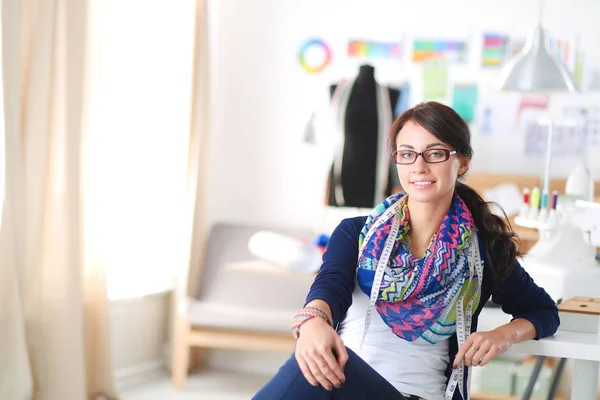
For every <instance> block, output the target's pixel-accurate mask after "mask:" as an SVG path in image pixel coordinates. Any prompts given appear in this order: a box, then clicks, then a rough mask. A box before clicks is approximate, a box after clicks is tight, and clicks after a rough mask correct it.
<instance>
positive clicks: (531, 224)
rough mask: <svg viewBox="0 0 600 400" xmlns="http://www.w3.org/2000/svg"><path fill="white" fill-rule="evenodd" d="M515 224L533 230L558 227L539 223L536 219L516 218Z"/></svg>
mask: <svg viewBox="0 0 600 400" xmlns="http://www.w3.org/2000/svg"><path fill="white" fill-rule="evenodd" d="M515 224H516V225H518V226H522V227H524V228H532V229H554V228H556V225H550V224H548V223H547V222H542V221H538V220H535V219H529V218H523V217H516V218H515Z"/></svg>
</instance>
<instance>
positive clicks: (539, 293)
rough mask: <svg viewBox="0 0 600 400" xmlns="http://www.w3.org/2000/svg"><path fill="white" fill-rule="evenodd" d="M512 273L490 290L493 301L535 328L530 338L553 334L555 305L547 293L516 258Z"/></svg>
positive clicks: (503, 309) (554, 329) (555, 322)
mask: <svg viewBox="0 0 600 400" xmlns="http://www.w3.org/2000/svg"><path fill="white" fill-rule="evenodd" d="M515 263H516V264H515V267H514V269H513V271H512V272H511V274H510V275H509V276H508V278H506V280H505V281H504V282H502V284H500V285H499V286H498V287H497V288H496V289H495V290H494V291H493V292H492V300H493V301H494V303H496V304H499V305H501V306H502V311H504V312H505V313H506V314H511V315H512V316H513V320H517V319H525V320H527V321H529V322H530V323H531V324H532V325H533V326H534V329H535V334H534V336H533V338H532V339H539V338H543V337H546V336H550V335H553V334H554V333H555V332H556V330H557V329H558V325H559V323H560V321H559V318H558V308H557V307H556V303H555V302H554V300H552V298H551V297H550V295H549V294H548V293H547V292H546V291H545V290H544V289H543V288H541V287H539V286H538V285H536V284H535V282H534V281H533V279H531V277H530V276H529V274H528V273H527V272H526V271H525V270H524V269H523V267H522V266H521V264H519V262H515Z"/></svg>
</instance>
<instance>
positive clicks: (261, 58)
mask: <svg viewBox="0 0 600 400" xmlns="http://www.w3.org/2000/svg"><path fill="white" fill-rule="evenodd" d="M545 3H546V6H545V11H544V20H543V21H544V26H545V28H546V29H547V30H548V31H550V32H551V33H556V34H557V35H573V34H578V35H579V39H580V47H579V48H580V49H582V50H583V51H584V52H585V53H586V57H587V58H588V59H596V60H600V48H599V47H597V45H596V43H595V42H596V41H597V40H598V38H600V25H599V24H598V16H599V15H600V2H598V1H595V0H574V1H572V2H569V3H568V6H567V2H564V1H560V0H549V1H546V2H545ZM211 5H212V6H213V7H212V23H213V26H212V33H213V36H212V67H213V69H212V84H213V87H212V89H213V94H212V96H213V97H212V103H211V105H212V107H213V110H212V126H213V130H212V138H211V141H212V144H211V161H210V165H211V171H210V185H209V188H210V190H209V199H208V216H209V223H212V222H214V221H218V220H228V221H238V222H249V223H251V222H263V223H267V224H278V225H297V226H302V227H313V228H314V227H319V226H321V225H320V224H321V221H322V218H323V212H324V211H323V207H322V203H323V198H324V187H325V183H324V182H325V177H326V172H327V167H328V162H329V161H328V158H327V156H326V153H324V152H320V151H318V150H317V149H315V148H314V147H311V146H308V145H306V144H303V143H302V135H303V129H304V126H305V123H306V121H307V119H308V117H309V115H310V112H311V111H312V110H313V109H314V107H315V103H317V102H318V101H319V100H323V99H325V97H324V95H325V90H326V87H327V85H328V84H329V83H331V82H333V81H337V80H338V79H339V78H341V77H342V76H348V75H349V74H352V73H354V72H355V71H356V66H357V65H356V64H353V63H350V62H348V61H347V60H345V59H344V54H345V53H344V51H345V44H346V41H347V40H348V39H349V38H361V37H365V38H379V39H381V40H388V39H389V40H394V39H396V40H398V39H402V38H404V39H405V43H406V45H405V51H406V52H408V51H410V46H408V44H409V42H410V38H411V37H412V35H418V34H430V35H432V34H440V35H461V34H467V35H469V38H470V43H471V44H472V45H473V46H475V47H474V48H473V51H474V53H473V54H472V55H471V57H470V59H471V63H470V64H469V65H467V66H465V67H458V68H453V69H452V71H451V76H450V78H451V80H458V81H461V80H468V79H473V76H472V75H473V71H474V70H476V71H480V68H478V65H479V54H478V53H477V50H476V48H477V46H478V43H479V42H480V41H481V33H482V32H483V31H497V32H507V33H509V34H512V35H516V36H526V35H527V34H528V33H529V32H530V31H531V30H532V28H533V27H534V26H535V24H536V22H537V19H538V15H539V12H538V6H539V2H538V1H522V0H508V1H503V2H496V1H492V0H460V1H459V0H456V1H441V0H440V1H433V0H430V1H398V0H373V1H369V2H367V1H358V0H329V1H326V2H325V1H318V0H302V1H300V0H296V1H292V0H290V1H285V2H284V1H278V0H255V1H252V2H243V1H236V0H220V1H213V2H212V3H211ZM311 36H317V37H322V38H324V39H326V40H327V41H328V42H329V43H330V45H331V46H332V47H333V49H334V61H333V63H332V65H331V67H329V68H328V69H326V70H325V71H324V72H323V73H322V74H320V75H316V76H310V75H308V74H306V73H304V72H303V71H302V70H301V68H300V67H299V64H298V62H297V61H296V60H297V50H298V48H299V46H300V45H301V43H302V42H303V41H304V40H305V39H307V38H308V37H311ZM336 56H337V58H335V57H336ZM494 73H495V72H494V71H481V72H477V76H476V77H475V79H476V80H477V81H479V82H480V83H482V84H483V85H484V86H485V84H486V83H488V82H489V80H490V79H491V78H492V77H493V76H494ZM377 74H378V79H379V80H380V81H381V82H384V83H388V82H390V83H392V82H401V81H403V80H405V79H411V78H415V77H417V79H416V80H414V83H415V85H416V86H415V88H416V89H418V88H419V78H418V77H419V75H418V68H417V67H416V66H414V65H410V64H406V65H404V66H399V67H398V68H395V69H392V66H384V67H382V68H379V67H378V69H377ZM484 89H485V88H484ZM417 91H418V90H417ZM482 94H483V93H482ZM595 98H597V96H596V97H595ZM413 100H414V101H418V100H420V99H419V98H418V97H415V98H413ZM585 101H588V100H587V99H586V100H585ZM560 102H561V98H560V96H559V97H553V98H552V100H551V103H554V104H559V103H560ZM473 136H474V138H473V144H474V149H475V158H474V160H473V164H472V165H473V169H474V170H485V171H492V172H507V173H508V172H511V173H524V174H528V175H531V174H541V173H542V171H543V161H542V160H541V159H539V160H536V159H533V160H532V159H527V158H526V157H525V156H524V154H523V140H522V139H519V138H518V137H514V136H512V137H510V138H508V139H505V138H503V137H495V138H492V139H489V138H484V137H482V136H481V135H479V134H478V132H477V126H476V124H475V125H474V126H473ZM596 149H599V148H598V147H597V148H596ZM599 151H600V150H599ZM588 156H589V154H588ZM588 158H589V157H588ZM596 158H598V157H596ZM573 166H574V163H573V162H559V161H557V162H556V163H555V165H554V166H553V171H552V174H553V175H554V176H563V177H564V176H567V175H568V173H569V172H570V170H571V168H573ZM592 168H593V174H594V176H595V177H597V178H599V177H600V160H598V161H596V162H595V163H593V162H592Z"/></svg>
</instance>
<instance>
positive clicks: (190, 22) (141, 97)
mask: <svg viewBox="0 0 600 400" xmlns="http://www.w3.org/2000/svg"><path fill="white" fill-rule="evenodd" d="M93 7H94V8H93V10H92V14H91V15H92V22H91V24H92V31H91V39H90V40H91V69H90V85H91V88H90V89H91V90H90V117H89V121H88V137H87V143H86V146H85V153H84V154H85V155H84V160H85V165H84V169H85V171H84V176H85V178H84V185H85V187H84V191H85V197H86V245H87V248H86V254H87V255H88V256H89V257H90V259H89V260H88V263H100V264H101V265H103V266H105V268H106V271H107V286H108V295H109V298H110V299H121V298H129V297H138V296H143V295H147V294H151V293H156V292H161V291H164V290H168V289H171V288H172V287H173V284H174V272H175V271H176V270H177V269H179V268H180V266H181V263H183V262H186V257H185V247H184V245H185V241H184V237H183V236H182V235H183V232H184V229H183V216H184V215H183V211H184V199H185V188H186V177H187V175H186V174H187V157H188V140H189V133H190V108H191V98H192V65H193V45H194V13H195V2H194V1H193V0H181V1H175V2H173V1H147V0H105V1H100V2H94V4H93Z"/></svg>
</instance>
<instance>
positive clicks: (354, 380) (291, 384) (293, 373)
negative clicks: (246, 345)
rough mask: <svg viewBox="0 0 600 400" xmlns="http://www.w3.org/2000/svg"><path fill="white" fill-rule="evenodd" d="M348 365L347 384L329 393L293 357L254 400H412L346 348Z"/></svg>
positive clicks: (346, 371) (346, 367)
mask: <svg viewBox="0 0 600 400" xmlns="http://www.w3.org/2000/svg"><path fill="white" fill-rule="evenodd" d="M346 351H347V352H348V362H346V366H345V367H344V376H345V378H346V382H345V383H343V384H342V386H340V388H339V389H335V388H334V389H333V390H331V391H327V390H326V389H325V388H323V387H322V386H320V385H319V386H318V387H315V386H312V385H311V384H310V383H308V381H307V380H306V378H304V375H302V371H300V367H299V366H298V363H297V362H296V357H295V356H294V355H293V354H292V357H290V359H289V360H287V361H286V363H285V364H283V366H282V367H281V368H280V369H279V371H278V372H277V374H275V376H274V377H273V378H271V380H270V381H269V382H267V384H266V385H265V386H263V388H262V389H260V390H259V391H258V393H256V395H255V396H254V397H253V398H252V399H253V400H284V399H285V400H296V399H297V400H306V399H310V400H313V399H314V400H333V399H335V400H339V399H342V400H368V399H377V400H387V399H390V400H412V399H413V398H415V399H418V397H416V396H408V397H405V396H404V395H402V394H401V393H400V392H399V391H398V390H396V388H394V387H393V386H392V385H391V383H389V382H388V381H386V380H385V379H384V378H383V377H382V376H381V375H379V374H378V373H377V372H376V371H375V370H374V369H373V368H371V367H370V366H369V365H368V364H367V363H366V362H365V361H364V360H363V359H362V358H360V357H359V356H358V355H356V353H354V352H353V351H352V350H350V349H349V348H347V347H346Z"/></svg>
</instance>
